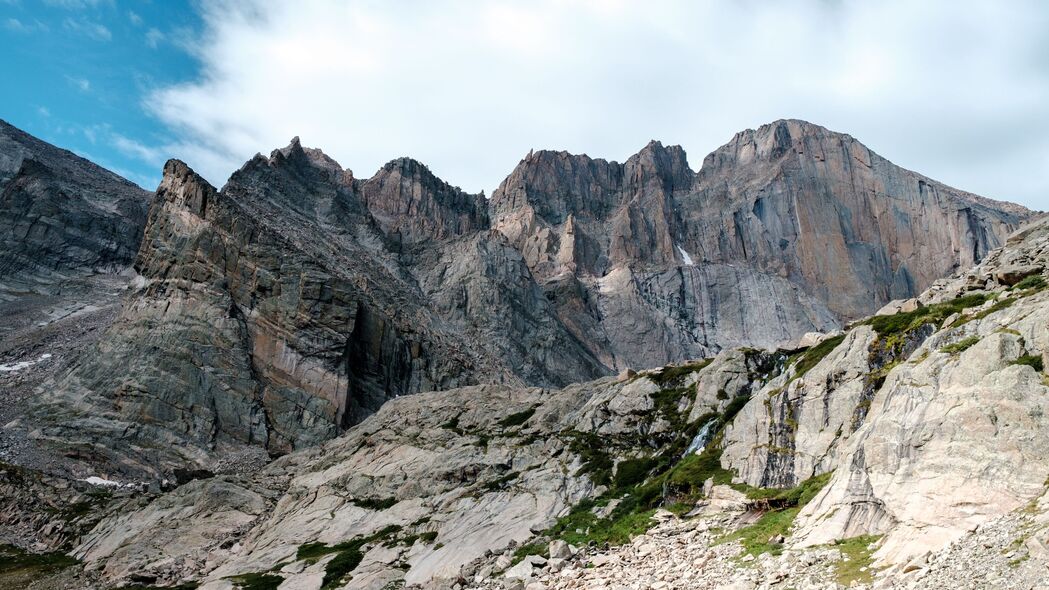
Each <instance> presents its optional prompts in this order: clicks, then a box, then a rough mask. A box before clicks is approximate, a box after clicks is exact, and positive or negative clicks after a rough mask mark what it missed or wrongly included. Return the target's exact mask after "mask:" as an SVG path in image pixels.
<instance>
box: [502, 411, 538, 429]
mask: <svg viewBox="0 0 1049 590" xmlns="http://www.w3.org/2000/svg"><path fill="white" fill-rule="evenodd" d="M533 414H535V408H528V409H527V410H524V411H522V412H517V413H516V414H510V415H509V416H507V417H506V418H503V419H502V420H500V421H499V426H502V427H503V428H513V427H514V426H520V425H522V424H524V423H525V422H528V419H529V418H531V417H532V415H533Z"/></svg>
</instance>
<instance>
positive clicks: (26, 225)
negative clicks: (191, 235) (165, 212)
mask: <svg viewBox="0 0 1049 590" xmlns="http://www.w3.org/2000/svg"><path fill="white" fill-rule="evenodd" d="M149 199H150V195H149V193H147V192H146V191H144V190H142V189H141V188H139V187H138V186H136V185H134V184H132V183H131V182H128V181H127V180H124V179H123V178H121V177H119V176H117V175H116V174H113V173H112V172H110V171H108V170H105V169H103V168H100V167H99V166H96V165H95V164H92V163H91V162H88V161H87V160H85V159H83V158H81V157H79V156H76V155H75V154H72V153H70V152H68V151H66V150H62V149H59V148H56V147H55V146H52V145H50V144H47V143H45V142H43V141H40V140H39V139H37V138H35V137H33V136H31V135H29V134H27V133H24V132H22V131H21V130H19V129H16V128H15V127H12V126H11V125H9V124H8V123H6V122H5V121H2V120H0V298H5V299H9V298H11V297H15V296H17V294H18V293H21V292H26V291H40V290H45V291H46V290H48V288H49V287H50V286H51V285H52V284H53V283H56V282H58V281H60V280H62V279H65V278H71V277H76V276H80V275H83V274H85V273H92V272H112V271H120V270H122V269H124V268H126V267H127V266H129V265H130V264H131V262H132V261H133V260H134V258H135V253H136V252H137V251H138V246H139V242H140V241H141V239H142V228H143V226H144V225H145V218H146V210H147V208H148V206H149Z"/></svg>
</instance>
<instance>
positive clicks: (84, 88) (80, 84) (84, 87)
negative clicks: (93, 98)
mask: <svg viewBox="0 0 1049 590" xmlns="http://www.w3.org/2000/svg"><path fill="white" fill-rule="evenodd" d="M66 80H67V81H68V82H69V83H70V84H72V85H73V86H74V87H75V88H76V89H77V90H79V91H80V92H91V80H88V79H87V78H76V77H74V76H66Z"/></svg>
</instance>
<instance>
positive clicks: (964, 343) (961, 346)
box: [940, 336, 980, 354]
mask: <svg viewBox="0 0 1049 590" xmlns="http://www.w3.org/2000/svg"><path fill="white" fill-rule="evenodd" d="M979 341H980V337H979V336H969V337H968V338H963V339H962V340H959V341H958V342H955V343H954V344H948V345H947V346H944V347H943V348H941V349H940V352H946V353H947V354H956V353H959V352H961V351H963V350H966V349H968V348H969V347H971V346H972V345H973V344H976V343H977V342H979Z"/></svg>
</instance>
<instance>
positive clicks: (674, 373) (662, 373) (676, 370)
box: [648, 359, 714, 388]
mask: <svg viewBox="0 0 1049 590" xmlns="http://www.w3.org/2000/svg"><path fill="white" fill-rule="evenodd" d="M712 362H714V359H703V360H701V361H696V362H693V363H686V364H684V365H671V366H669V367H663V368H662V369H660V370H659V371H658V372H656V373H651V374H649V375H648V379H649V380H650V381H652V382H653V383H655V384H656V385H658V386H660V387H664V388H665V387H667V386H670V385H674V384H677V383H678V382H680V381H681V380H683V379H684V378H685V377H687V376H688V375H691V374H692V373H697V372H699V371H702V370H703V369H705V368H707V365H709V364H710V363H712Z"/></svg>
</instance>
